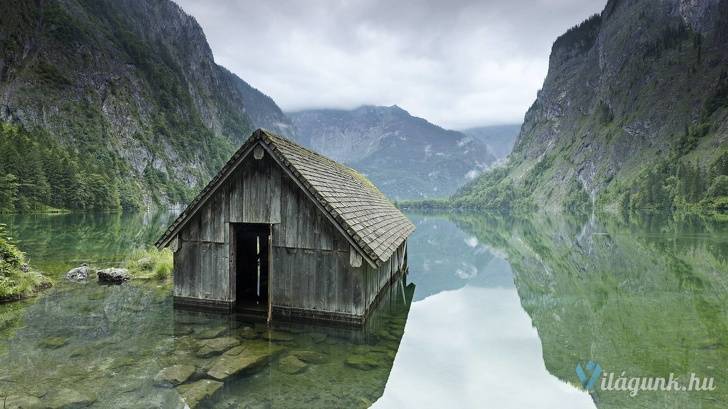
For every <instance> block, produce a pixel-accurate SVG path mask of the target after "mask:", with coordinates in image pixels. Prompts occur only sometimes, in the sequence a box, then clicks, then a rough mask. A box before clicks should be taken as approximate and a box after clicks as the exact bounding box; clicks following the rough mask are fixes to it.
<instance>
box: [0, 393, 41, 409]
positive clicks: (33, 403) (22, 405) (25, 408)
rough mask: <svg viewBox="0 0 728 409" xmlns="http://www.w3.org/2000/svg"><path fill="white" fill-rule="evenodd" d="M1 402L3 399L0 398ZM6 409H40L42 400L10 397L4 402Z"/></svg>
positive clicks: (31, 397) (32, 397) (27, 396)
mask: <svg viewBox="0 0 728 409" xmlns="http://www.w3.org/2000/svg"><path fill="white" fill-rule="evenodd" d="M0 401H3V398H1V397H0ZM3 403H4V406H3V408H5V409H35V408H40V407H41V403H40V399H38V398H36V397H35V396H30V395H10V396H8V397H6V398H5V400H4V401H3Z"/></svg>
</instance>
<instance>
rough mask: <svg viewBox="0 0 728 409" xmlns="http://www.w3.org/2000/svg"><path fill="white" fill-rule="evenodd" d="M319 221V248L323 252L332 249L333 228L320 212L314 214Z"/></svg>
mask: <svg viewBox="0 0 728 409" xmlns="http://www.w3.org/2000/svg"><path fill="white" fill-rule="evenodd" d="M316 213H317V215H318V217H317V219H318V220H319V224H318V226H319V246H320V248H321V249H323V250H333V249H334V237H333V234H334V226H333V225H332V224H331V222H330V221H329V220H328V219H327V218H326V216H324V214H323V213H322V212H321V211H317V212H316Z"/></svg>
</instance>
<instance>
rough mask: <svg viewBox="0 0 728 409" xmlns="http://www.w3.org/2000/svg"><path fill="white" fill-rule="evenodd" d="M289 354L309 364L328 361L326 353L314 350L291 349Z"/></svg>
mask: <svg viewBox="0 0 728 409" xmlns="http://www.w3.org/2000/svg"><path fill="white" fill-rule="evenodd" d="M291 355H293V356H295V357H296V358H298V359H300V360H301V361H303V362H306V363H309V364H323V363H325V362H326V361H328V357H327V356H326V354H322V353H321V352H316V351H293V352H291Z"/></svg>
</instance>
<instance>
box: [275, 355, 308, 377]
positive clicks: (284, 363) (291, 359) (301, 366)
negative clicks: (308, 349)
mask: <svg viewBox="0 0 728 409" xmlns="http://www.w3.org/2000/svg"><path fill="white" fill-rule="evenodd" d="M306 366H307V365H306V363H305V362H303V361H301V360H300V359H298V358H296V357H295V356H294V355H288V356H286V357H285V358H283V359H281V360H280V361H278V370H280V371H281V372H284V373H287V374H290V375H293V374H297V373H301V372H303V371H304V370H305V369H306Z"/></svg>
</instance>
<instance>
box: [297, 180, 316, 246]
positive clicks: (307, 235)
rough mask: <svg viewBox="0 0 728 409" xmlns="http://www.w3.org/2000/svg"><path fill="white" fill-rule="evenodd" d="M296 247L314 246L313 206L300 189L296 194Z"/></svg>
mask: <svg viewBox="0 0 728 409" xmlns="http://www.w3.org/2000/svg"><path fill="white" fill-rule="evenodd" d="M298 201H299V205H298V240H297V241H298V247H300V248H305V249H312V248H315V245H314V224H315V220H314V216H315V215H314V211H315V210H316V209H315V208H314V205H313V203H311V201H310V200H309V199H308V197H306V195H305V194H304V193H303V192H302V191H301V192H299V194H298Z"/></svg>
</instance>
